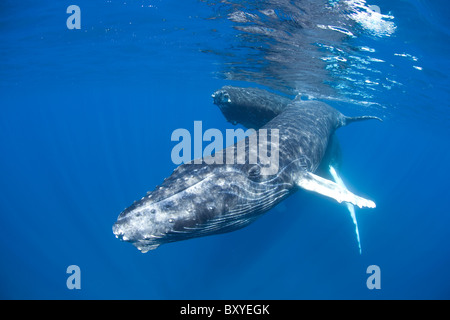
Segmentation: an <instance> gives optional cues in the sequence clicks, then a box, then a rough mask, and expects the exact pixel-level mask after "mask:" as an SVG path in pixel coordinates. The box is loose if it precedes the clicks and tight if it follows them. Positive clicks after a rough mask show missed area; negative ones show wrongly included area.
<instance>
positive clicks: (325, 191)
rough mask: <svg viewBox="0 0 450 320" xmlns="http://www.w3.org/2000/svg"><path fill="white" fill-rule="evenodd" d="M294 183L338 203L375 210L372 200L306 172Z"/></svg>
mask: <svg viewBox="0 0 450 320" xmlns="http://www.w3.org/2000/svg"><path fill="white" fill-rule="evenodd" d="M296 183H297V186H299V187H300V188H302V189H305V190H309V191H314V192H317V193H320V194H322V195H324V196H327V197H330V198H333V199H334V200H336V201H337V202H339V203H341V202H347V203H351V204H353V205H355V206H358V207H360V208H364V207H366V208H375V206H376V205H375V202H373V201H372V200H367V199H364V198H361V197H359V196H357V195H355V194H353V193H352V192H350V191H349V190H347V188H345V187H343V186H341V185H339V184H337V183H336V182H333V181H330V180H327V179H324V178H322V177H319V176H318V175H315V174H314V173H311V172H308V171H305V172H304V173H303V174H302V175H301V176H300V178H299V179H298V180H297V181H296Z"/></svg>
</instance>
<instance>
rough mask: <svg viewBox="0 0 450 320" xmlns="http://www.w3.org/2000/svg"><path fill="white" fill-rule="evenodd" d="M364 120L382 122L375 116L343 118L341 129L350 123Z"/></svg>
mask: <svg viewBox="0 0 450 320" xmlns="http://www.w3.org/2000/svg"><path fill="white" fill-rule="evenodd" d="M365 120H378V121H381V122H383V119H381V118H378V117H375V116H360V117H344V118H343V121H342V127H344V126H346V125H348V124H350V123H352V122H358V121H365Z"/></svg>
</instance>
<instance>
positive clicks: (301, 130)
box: [113, 95, 380, 253]
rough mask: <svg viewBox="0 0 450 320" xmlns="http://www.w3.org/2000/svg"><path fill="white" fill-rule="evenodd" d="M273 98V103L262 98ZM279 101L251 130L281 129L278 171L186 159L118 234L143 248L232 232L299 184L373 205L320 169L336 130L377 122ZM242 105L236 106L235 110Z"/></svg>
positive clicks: (124, 220) (120, 223) (121, 220)
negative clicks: (357, 122) (256, 127)
mask: <svg viewBox="0 0 450 320" xmlns="http://www.w3.org/2000/svg"><path fill="white" fill-rule="evenodd" d="M216 96H217V95H216ZM225 100H226V99H225ZM263 100H264V99H263ZM269 100H270V101H272V102H274V101H275V100H271V98H266V99H265V101H269ZM282 100H283V101H284V102H285V103H283V104H281V107H280V104H278V103H277V102H274V103H271V102H268V103H267V104H266V110H265V111H264V112H262V113H261V114H262V115H260V116H257V117H256V118H255V119H253V120H250V121H249V122H248V123H251V124H258V123H262V122H264V121H265V119H266V118H264V117H265V116H266V115H267V114H270V112H271V110H275V111H274V112H273V113H272V115H271V116H269V118H270V117H273V118H272V119H270V120H269V121H268V122H267V123H266V124H264V125H263V126H262V127H260V128H259V129H258V130H257V131H256V132H255V133H254V135H256V136H255V137H256V138H257V140H258V139H259V137H260V136H261V133H262V132H265V133H268V136H269V137H268V140H271V138H272V137H271V135H272V133H273V132H276V133H277V135H278V138H279V143H278V145H276V146H273V145H271V150H270V152H274V151H277V152H278V155H279V159H278V170H277V172H276V173H273V172H270V171H267V170H265V168H266V167H267V165H268V164H267V163H262V162H260V161H259V159H258V162H256V163H250V162H248V161H247V162H246V163H243V164H242V163H228V162H227V163H224V164H214V163H213V164H208V163H211V162H208V161H203V162H202V163H201V164H195V163H194V161H191V162H189V163H186V164H183V165H181V166H179V167H178V168H176V169H175V170H174V172H173V173H172V175H170V176H169V177H168V178H167V179H165V180H164V182H163V183H162V184H161V185H159V186H158V187H156V189H155V190H154V191H152V192H150V193H149V194H148V195H146V196H144V197H143V198H142V199H141V200H139V201H137V202H135V203H134V204H133V205H131V206H130V207H129V208H127V209H125V210H124V211H123V212H122V213H121V214H120V215H119V217H118V219H117V221H116V223H115V224H114V225H113V232H114V234H115V236H116V237H117V238H119V239H121V240H123V241H126V242H130V243H132V244H133V245H134V246H135V247H136V248H137V249H139V250H140V251H141V252H143V253H145V252H147V251H149V250H152V249H155V248H157V247H158V246H160V245H161V244H165V243H170V242H175V241H180V240H186V239H190V238H194V237H201V236H208V235H214V234H220V233H224V232H230V231H234V230H237V229H240V228H243V227H245V226H247V225H248V224H250V223H252V222H253V221H255V220H256V219H257V218H259V217H260V216H261V215H262V214H263V213H265V212H267V211H268V210H270V209H271V208H273V207H274V206H275V205H276V204H278V203H279V202H281V201H283V200H284V199H285V198H286V197H288V196H289V195H291V194H293V193H294V192H296V191H297V190H299V189H304V190H309V191H312V192H316V193H319V194H322V195H324V196H327V197H330V198H333V199H335V200H336V201H338V202H346V203H348V204H351V205H355V206H358V207H360V208H363V207H368V208H374V207H375V203H374V202H373V201H371V200H367V199H364V198H362V197H359V196H357V195H355V194H353V193H352V192H350V191H349V190H347V189H346V188H345V186H344V185H343V184H342V183H336V182H333V181H331V180H328V179H325V178H323V177H321V176H319V175H317V174H315V172H316V171H317V169H318V167H319V166H320V165H321V163H322V161H323V159H324V157H325V155H326V153H327V150H329V147H330V146H329V145H330V141H331V140H332V139H333V134H334V132H335V131H336V130H337V129H338V128H340V127H343V126H345V125H347V124H349V123H351V122H355V121H361V120H368V119H378V120H380V119H379V118H376V117H372V116H363V117H353V118H351V117H346V116H344V115H343V114H341V113H340V112H339V111H337V110H336V109H334V108H332V107H331V106H329V105H327V104H325V103H323V102H320V101H288V100H289V99H288V100H284V99H282ZM216 102H218V101H216ZM222 102H223V101H222ZM240 106H241V105H239V106H231V109H236V108H238V107H240ZM250 107H251V108H252V106H250ZM256 107H257V106H256ZM251 108H250V109H251ZM232 111H233V110H232ZM240 121H245V119H244V120H240ZM255 137H252V136H249V137H246V138H245V140H244V144H245V153H246V159H249V158H250V156H251V154H252V153H255V152H256V151H255V146H254V145H253V144H252V143H250V142H251V141H255V140H252V138H255ZM257 140H256V141H257ZM237 145H238V143H236V144H234V145H231V146H229V147H227V148H225V149H224V150H221V151H218V152H216V153H215V154H214V156H219V155H221V154H222V155H224V154H226V153H228V152H230V153H233V154H236V152H237V148H238V147H237ZM275 149H276V150H275ZM267 172H269V173H267Z"/></svg>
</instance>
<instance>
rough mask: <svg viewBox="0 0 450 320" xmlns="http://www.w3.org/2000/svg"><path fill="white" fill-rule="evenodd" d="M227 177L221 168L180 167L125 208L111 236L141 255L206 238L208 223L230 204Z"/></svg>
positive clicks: (228, 180)
mask: <svg viewBox="0 0 450 320" xmlns="http://www.w3.org/2000/svg"><path fill="white" fill-rule="evenodd" d="M238 174H240V173H238ZM229 176H230V173H229V172H227V170H226V169H225V168H224V167H223V166H222V167H221V166H218V167H215V168H214V166H202V165H195V164H185V165H182V166H180V167H178V168H177V169H176V170H175V171H174V173H173V174H172V175H171V176H170V177H169V178H167V179H166V180H165V181H164V182H163V183H162V184H161V185H160V186H157V187H156V189H155V190H154V191H152V192H149V193H148V194H147V195H146V196H145V197H143V198H142V199H141V200H139V201H137V202H135V203H134V204H133V205H131V206H130V207H128V208H126V209H125V210H124V211H123V212H122V213H121V214H120V215H119V217H118V219H117V221H116V222H115V223H114V225H113V233H114V234H115V236H116V238H119V239H121V240H122V241H126V242H130V243H132V244H133V245H134V246H135V247H136V248H137V249H139V250H140V251H141V252H147V251H149V250H152V249H156V248H157V247H158V246H159V245H161V244H163V243H167V242H174V241H179V240H184V239H188V238H192V237H197V236H201V235H205V234H204V230H203V227H204V226H205V225H206V224H207V222H208V221H211V220H212V219H213V217H216V216H220V215H222V214H223V213H224V212H226V211H227V209H228V205H230V204H231V203H232V201H231V200H230V199H231V198H233V194H231V193H230V192H229V191H230V186H229V185H227V184H228V183H230V179H229ZM231 181H232V180H231ZM224 190H225V191H226V192H224ZM227 199H228V200H229V201H227Z"/></svg>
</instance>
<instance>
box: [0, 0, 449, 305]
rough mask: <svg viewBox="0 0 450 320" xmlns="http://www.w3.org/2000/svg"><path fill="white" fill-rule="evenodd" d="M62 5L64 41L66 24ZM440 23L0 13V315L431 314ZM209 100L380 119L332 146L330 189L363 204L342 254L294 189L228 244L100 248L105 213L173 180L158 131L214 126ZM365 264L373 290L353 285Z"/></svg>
mask: <svg viewBox="0 0 450 320" xmlns="http://www.w3.org/2000/svg"><path fill="white" fill-rule="evenodd" d="M72 4H75V5H78V6H79V8H80V9H81V15H80V17H81V29H79V30H78V29H73V30H71V29H68V27H67V25H66V21H67V19H68V18H69V17H70V14H68V13H67V12H66V9H67V7H68V6H69V5H72ZM369 5H374V6H376V7H369ZM368 8H371V9H370V10H369V9H368ZM377 9H379V10H377ZM378 11H379V12H378ZM448 11H449V5H448V3H447V2H444V1H439V0H432V1H424V0H410V1H400V0H397V1H386V0H378V1H374V2H373V3H366V2H365V1H362V0H359V1H358V0H355V1H350V0H348V1H344V0H341V1H323V0H316V1H313V0H309V1H307V0H303V1H302V0H298V1H284V0H278V1H275V0H271V1H270V0H268V1H237V0H230V1H209V0H203V1H197V0H183V1H174V0H139V1H138V0H136V1H124V0H122V1H116V0H106V1H103V0H102V1H87V0H77V1H76V2H69V1H40V2H39V3H38V2H32V1H25V2H24V1H20V2H18V1H12V0H3V1H2V2H1V3H0V97H1V107H0V152H1V156H0V177H1V178H0V228H1V233H0V234H1V235H0V237H1V241H0V257H1V259H0V298H2V299H449V298H450V272H449V270H450V237H449V230H450V214H449V212H450V211H449V210H448V204H447V202H448V195H449V191H448V190H449V189H448V181H449V179H450V175H449V170H448V163H449V162H450V150H449V142H448V138H449V120H450V109H449V98H450V96H449V92H450V90H449V89H450V87H449V84H450V81H449V77H448V74H449V71H450V70H449V62H448V57H449V54H450V41H449V40H450V25H449V20H448ZM224 85H235V86H258V87H262V88H266V89H269V90H272V91H277V92H280V93H282V94H285V95H288V96H292V97H293V96H295V95H297V94H300V95H303V96H305V97H307V98H310V99H322V100H324V101H327V102H328V103H329V104H331V105H333V106H335V107H336V108H338V109H339V110H340V111H342V112H343V113H345V114H346V115H351V116H353V115H362V114H370V115H376V116H379V117H382V118H383V120H384V122H383V123H379V122H376V121H374V122H364V123H356V124H352V125H351V126H348V127H345V128H342V129H340V130H339V131H338V132H337V135H338V137H339V139H340V143H341V147H342V153H343V164H342V168H341V174H342V176H343V177H344V180H345V181H346V184H347V185H348V187H349V188H350V189H351V190H354V191H355V192H356V193H357V194H360V195H363V196H365V197H367V198H370V199H373V200H374V201H375V202H376V203H377V208H376V209H373V210H371V209H364V210H357V212H356V214H357V218H358V224H359V231H360V234H361V245H362V254H361V255H360V254H359V252H358V246H357V242H356V238H355V234H354V226H353V224H352V221H351V218H350V216H349V215H348V212H347V211H346V209H345V206H343V205H339V204H337V203H335V202H334V201H332V200H328V199H325V198H323V197H321V196H318V195H315V194H311V193H307V192H303V191H299V192H297V193H296V194H294V195H293V196H291V197H290V198H288V199H287V200H285V201H284V202H282V203H281V204H280V205H278V206H277V207H275V208H274V209H272V210H271V211H269V212H268V213H266V214H265V215H264V216H263V217H261V218H260V219H259V220H257V221H256V222H255V223H253V224H252V225H250V226H248V227H246V228H244V229H241V230H239V231H236V232H233V233H227V234H223V235H217V236H210V237H203V238H197V239H193V240H189V241H183V242H177V243H172V244H167V245H163V246H161V247H160V248H158V249H157V250H154V251H150V252H148V253H146V254H142V253H140V252H139V251H138V250H136V249H135V248H134V247H133V246H131V245H129V244H127V243H124V242H121V241H119V240H118V239H116V238H115V237H114V235H113V233H112V229H111V228H112V225H113V223H114V222H115V221H116V218H117V216H118V214H119V213H120V212H121V211H122V210H123V209H124V208H125V207H127V206H129V205H130V204H132V203H133V201H135V200H138V199H140V198H141V197H142V196H143V195H145V193H146V192H147V191H151V190H153V188H154V187H155V186H156V185H158V184H160V183H161V182H162V181H163V179H164V178H166V177H167V176H169V175H170V173H171V172H172V170H173V169H174V168H175V167H176V165H174V164H173V162H172V161H171V150H172V148H173V147H174V145H175V143H174V142H172V141H171V139H170V137H171V134H172V132H173V131H174V130H175V129H177V128H186V129H188V130H192V129H193V125H194V121H196V120H201V121H203V128H218V129H220V130H225V129H227V128H234V127H233V125H231V124H230V123H227V122H226V121H225V119H224V117H223V116H222V114H221V113H220V111H219V109H218V108H217V107H216V106H214V105H213V104H212V99H211V93H213V92H214V91H215V90H217V89H219V88H220V87H222V86H224ZM70 265H77V266H79V267H80V270H81V277H80V279H81V289H79V290H77V289H74V290H69V289H68V288H67V285H66V280H67V278H68V277H69V274H67V273H66V270H67V267H68V266H70ZM370 265H377V266H379V268H380V270H381V274H380V281H381V289H373V290H369V289H368V287H367V285H366V281H367V279H368V277H369V274H367V273H366V270H367V268H368V266H370Z"/></svg>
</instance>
